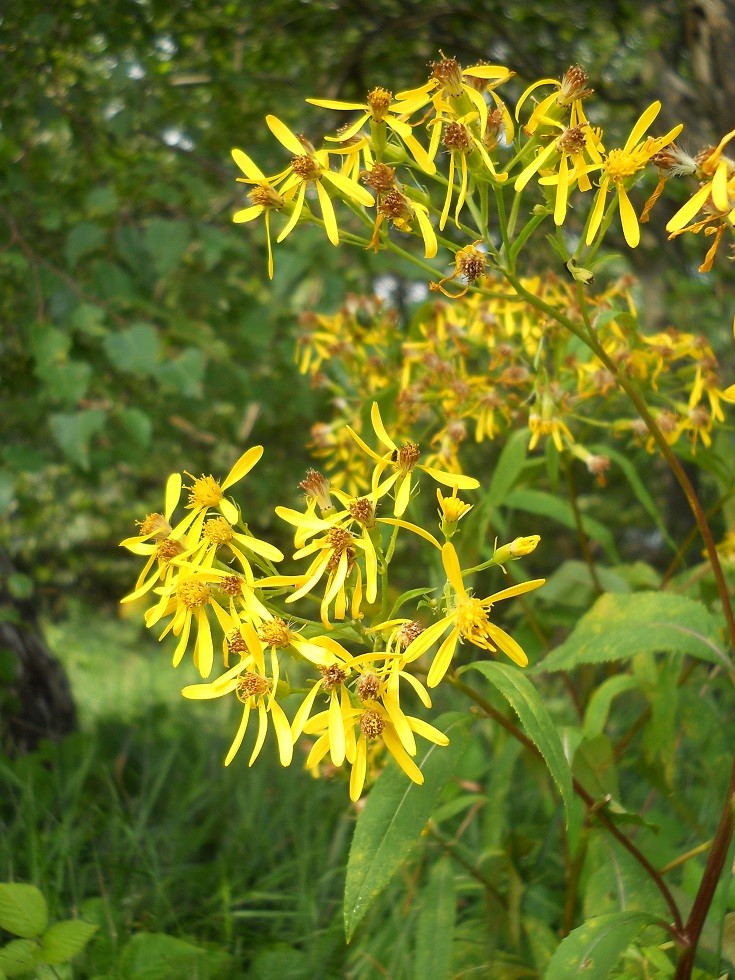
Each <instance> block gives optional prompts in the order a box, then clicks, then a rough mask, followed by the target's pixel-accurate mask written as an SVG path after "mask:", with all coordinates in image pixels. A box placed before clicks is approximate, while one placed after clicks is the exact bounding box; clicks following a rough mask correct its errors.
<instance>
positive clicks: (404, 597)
mask: <svg viewBox="0 0 735 980" xmlns="http://www.w3.org/2000/svg"><path fill="white" fill-rule="evenodd" d="M434 591H436V590H435V589H430V588H425V589H409V590H408V592H402V593H401V594H400V595H399V596H398V598H397V599H396V601H395V602H394V603H393V608H392V609H391V611H390V613H389V614H388V617H387V618H388V619H394V618H395V617H396V615H397V614H398V610H399V609H400V608H401V606H404V605H405V604H406V603H407V602H410V601H411V599H417V598H418V597H419V596H426V595H429V594H430V593H432V592H434Z"/></svg>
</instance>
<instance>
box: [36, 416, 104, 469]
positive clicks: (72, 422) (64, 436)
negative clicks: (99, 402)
mask: <svg viewBox="0 0 735 980" xmlns="http://www.w3.org/2000/svg"><path fill="white" fill-rule="evenodd" d="M105 418H106V415H105V413H104V412H103V411H102V410H101V409H98V408H90V409H87V410H86V411H84V412H57V413H55V414H54V415H51V416H49V426H50V428H51V435H52V436H53V437H54V441H55V442H56V444H57V445H58V446H59V448H60V449H61V450H62V452H63V453H64V455H65V456H66V457H67V459H69V460H70V461H71V462H72V463H76V465H77V466H79V467H81V469H83V470H88V469H89V443H90V440H91V438H92V436H94V435H96V433H98V432H99V431H100V430H101V429H102V427H103V426H104V424H105Z"/></svg>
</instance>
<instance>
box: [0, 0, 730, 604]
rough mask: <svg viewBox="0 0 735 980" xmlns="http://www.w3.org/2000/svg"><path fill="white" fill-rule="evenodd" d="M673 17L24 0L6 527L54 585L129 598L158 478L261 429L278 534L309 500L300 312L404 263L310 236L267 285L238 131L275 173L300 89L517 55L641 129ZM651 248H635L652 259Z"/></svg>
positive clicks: (5, 202)
mask: <svg viewBox="0 0 735 980" xmlns="http://www.w3.org/2000/svg"><path fill="white" fill-rule="evenodd" d="M671 13H672V12H671V11H667V10H666V9H664V8H663V7H661V6H660V5H657V4H650V5H643V6H640V5H637V4H629V3H626V2H618V3H615V4H612V5H610V10H609V16H605V17H604V18H603V17H600V16H599V14H598V7H597V5H596V4H595V3H593V2H591V0H581V2H580V3H578V4H576V5H575V6H574V8H573V10H571V9H570V8H569V7H568V5H563V4H559V5H554V4H539V3H536V2H524V3H516V4H513V5H512V6H510V7H508V6H507V5H501V4H500V3H497V2H478V0H475V2H463V3H459V4H457V3H439V2H430V3H426V2H423V0H379V2H375V3H371V4H369V5H363V4H361V3H359V2H357V0H347V2H339V3H336V2H332V0H312V2H308V3H307V2H304V3H293V2H286V0H276V2H272V3H269V4H268V5H267V6H263V5H262V4H256V3H253V2H252V0H249V2H246V3H240V4H237V3H222V2H220V3H209V4H205V3H202V2H188V3H178V4H173V5H171V4H164V3H161V2H150V0H147V2H132V0H115V2H111V3H109V4H105V5H100V4H93V3H90V2H88V0H61V2H59V3H56V4H54V5H53V7H49V5H48V4H46V3H43V2H39V0H36V2H30V3H22V4H21V3H20V2H19V0H10V2H9V3H7V4H5V5H4V6H3V11H2V14H1V15H0V17H1V18H2V19H1V21H0V55H1V56H2V60H3V80H2V83H1V85H0V108H1V109H2V116H3V123H2V128H0V167H2V170H3V172H4V174H5V175H6V179H5V180H4V181H3V183H2V186H0V288H1V289H2V296H3V321H4V324H5V328H4V330H3V334H2V339H1V340H0V359H1V361H2V376H3V384H2V390H1V392H0V419H1V421H0V445H1V447H2V448H1V449H0V511H1V512H2V514H3V517H2V518H1V519H0V520H1V523H0V541H1V542H2V543H3V544H4V546H5V547H6V548H7V549H8V550H9V551H10V553H11V555H13V557H14V558H15V559H16V560H17V561H20V563H21V565H22V566H23V567H24V568H26V569H28V570H32V572H33V576H34V578H35V579H36V580H37V581H38V582H40V583H41V585H42V586H43V594H44V596H45V597H46V599H47V600H49V601H51V602H53V601H54V599H56V598H58V597H59V595H60V594H61V593H62V592H64V591H65V590H67V589H70V588H71V589H74V590H81V591H85V592H87V593H90V594H92V593H93V594H95V595H97V596H98V597H99V598H105V597H109V596H114V595H116V594H117V593H119V591H120V590H121V589H122V588H124V586H123V580H124V578H125V577H126V575H127V563H126V562H125V561H124V560H122V559H120V558H118V557H117V555H116V552H115V544H116V542H117V541H118V540H119V539H120V538H121V537H123V536H124V535H125V534H127V533H129V532H130V530H131V524H132V521H133V520H134V519H135V518H140V517H142V516H143V515H144V514H145V513H146V512H148V511H150V510H154V509H159V508H160V501H159V495H160V494H159V489H158V488H159V487H160V486H161V480H162V477H163V476H164V475H165V474H166V473H168V472H170V471H171V470H173V469H179V468H183V467H186V468H188V469H190V470H191V471H192V472H196V473H198V472H210V471H211V472H214V473H217V472H220V471H226V468H227V467H229V465H230V463H231V461H232V460H233V459H234V458H236V456H237V455H238V453H239V452H240V451H241V449H242V447H243V446H244V445H245V444H247V443H249V442H262V443H264V444H265V445H266V447H267V454H268V455H267V457H266V459H267V465H266V466H264V467H262V468H260V469H259V472H258V479H257V480H256V481H254V482H252V483H251V485H250V488H249V492H250V493H251V495H252V497H251V502H250V508H249V510H250V513H251V514H255V515H257V517H256V518H254V523H255V522H256V521H257V523H258V525H259V526H260V528H261V530H262V529H266V528H267V527H268V526H269V525H270V523H271V520H272V507H273V504H274V503H275V502H276V499H275V498H276V496H277V495H278V497H279V499H280V500H281V501H282V502H288V501H287V500H283V497H284V493H283V490H284V488H287V489H286V496H287V497H288V496H289V494H290V495H292V496H293V495H295V485H296V483H297V482H298V480H299V479H300V476H301V474H302V472H303V469H304V467H305V465H306V463H307V452H306V450H305V448H304V442H305V435H306V432H307V431H308V427H309V425H310V423H311V422H312V421H313V420H314V418H315V415H316V406H317V405H318V401H317V397H316V396H315V394H314V393H313V392H311V391H310V390H308V388H307V386H306V384H305V383H304V382H303V381H302V380H301V379H299V378H298V376H297V375H296V374H295V371H294V367H293V363H292V336H293V328H294V324H295V320H296V317H297V315H298V313H299V312H300V311H302V310H305V309H315V308H319V309H334V308H335V307H336V305H337V304H338V303H339V302H340V300H341V298H342V297H343V296H344V295H345V293H346V292H347V291H348V290H350V289H362V290H365V289H369V288H370V287H371V282H372V279H373V277H374V276H376V275H378V274H380V273H381V272H382V273H385V272H391V271H392V272H395V271H397V272H399V273H401V272H402V270H395V269H392V268H391V266H390V264H389V263H388V262H386V261H385V260H384V259H383V257H378V260H374V259H373V257H372V256H371V257H370V260H369V261H368V258H367V257H366V256H362V255H360V254H355V253H352V252H350V251H348V250H347V251H346V250H339V251H337V250H335V249H333V248H332V247H331V246H330V245H329V244H328V243H327V242H325V241H324V240H323V238H322V237H321V236H320V235H319V234H318V233H315V232H311V231H308V230H307V231H303V230H302V229H300V230H299V233H298V234H297V235H293V236H291V237H290V238H289V240H288V242H287V243H285V244H284V245H282V246H279V254H278V262H277V274H276V279H275V281H274V283H273V284H269V283H268V282H267V280H266V276H265V258H264V249H263V239H262V229H260V228H253V227H252V226H249V227H248V228H247V229H243V228H235V227H233V226H232V225H231V223H230V216H231V214H232V212H233V211H234V210H235V208H236V206H237V205H238V204H239V202H240V201H241V200H242V188H241V186H240V185H237V184H235V183H234V177H235V168H234V167H233V166H232V164H231V161H230V159H229V149H230V147H231V146H232V145H239V146H243V147H246V148H247V150H248V152H249V153H251V154H252V155H253V156H254V157H255V158H257V159H258V161H259V163H260V164H261V165H262V166H263V167H264V168H265V169H267V168H268V166H269V165H270V164H271V163H273V164H276V162H280V158H278V157H276V156H275V151H276V149H277V148H276V146H275V145H274V141H273V140H272V139H270V134H268V133H267V131H266V130H265V126H264V124H263V116H264V115H265V113H266V112H268V111H277V112H278V113H279V114H280V115H281V116H282V117H283V118H284V119H285V120H286V121H288V122H289V123H290V124H291V125H293V126H296V127H297V128H298V129H308V131H309V133H310V135H312V136H315V137H316V136H318V135H319V131H320V127H321V126H322V125H325V124H326V120H327V114H320V111H319V110H316V109H314V108H313V107H308V109H306V108H305V107H304V103H303V99H304V98H305V97H306V96H308V95H320V96H328V97H337V96H339V97H346V98H363V97H364V93H365V90H366V89H367V88H368V87H370V86H372V85H375V84H388V85H391V86H393V87H394V89H398V88H400V87H401V86H407V85H411V84H416V83H417V82H418V81H420V80H421V78H422V73H423V65H424V64H425V63H426V62H427V61H428V60H430V59H432V58H435V57H436V56H437V52H438V50H439V49H442V50H444V51H445V52H447V53H451V54H455V55H457V56H458V57H459V58H460V60H465V61H467V60H473V59H474V60H476V59H478V58H485V59H487V60H491V61H502V62H504V63H507V64H509V65H511V66H512V67H514V68H516V70H517V71H518V72H519V77H518V80H517V82H518V91H520V90H521V87H522V85H523V84H525V80H527V78H529V77H539V75H544V74H547V75H551V76H559V75H560V73H561V72H562V71H563V70H564V69H565V68H566V67H567V66H568V64H570V63H572V62H575V61H580V62H583V63H584V64H585V65H586V67H587V68H588V70H589V72H590V75H591V77H592V78H593V79H594V84H595V88H596V89H597V91H598V95H601V96H602V99H603V100H607V101H608V102H609V104H610V105H611V106H614V110H615V113H616V118H617V119H618V120H619V125H620V128H621V132H622V131H623V130H624V128H625V126H626V125H627V123H628V121H629V119H630V118H631V117H632V116H633V114H634V113H635V112H636V111H637V108H638V107H639V106H640V105H641V104H642V103H643V102H644V101H645V100H646V99H648V98H649V97H650V96H652V95H655V94H657V93H656V91H655V89H656V85H657V84H658V83H659V81H660V79H659V78H658V77H657V76H656V75H655V74H652V72H651V64H652V59H653V60H655V59H656V58H659V59H661V58H662V57H663V58H667V59H669V61H670V68H671V70H673V71H676V72H679V74H680V77H681V78H682V86H686V85H690V84H692V81H691V77H690V72H689V68H688V67H687V49H686V46H684V47H682V45H681V43H680V42H681V41H682V38H683V35H684V29H685V21H684V11H683V8H682V9H681V10H680V9H679V8H677V10H676V11H675V13H676V16H671ZM695 87H696V86H695ZM705 108H706V106H705ZM701 109H702V105H701V104H700V106H699V116H700V117H701V116H702V111H701ZM330 122H331V120H330ZM266 136H267V137H269V138H268V139H266V138H265V137H266ZM645 244H646V243H645V242H644V246H645ZM657 244H658V243H657V242H656V241H655V240H654V239H653V238H652V239H651V241H649V242H648V253H647V257H645V258H642V259H641V256H644V255H645V252H644V251H643V252H641V251H640V250H639V252H640V254H639V255H638V258H639V261H642V262H643V266H644V267H645V265H646V263H647V262H651V261H654V262H655V253H656V247H657ZM671 254H679V246H678V245H677V247H676V249H675V250H674V251H672V253H671ZM652 257H653V258H652ZM368 266H369V268H368ZM676 271H677V269H676V263H674V270H673V275H674V277H675V276H676ZM679 279H681V277H680V276H679ZM658 289H659V290H660V289H661V283H660V282H659V284H658ZM687 289H688V290H690V291H691V290H693V291H694V292H695V294H696V300H697V302H698V303H700V304H701V303H702V302H703V300H704V311H703V312H702V311H701V309H700V313H699V314H698V316H700V317H701V316H702V315H704V316H707V314H708V309H707V308H708V306H709V312H710V315H714V316H717V315H719V313H718V306H719V304H718V295H719V292H718V291H719V290H720V289H721V287H719V286H717V285H716V284H715V286H714V289H713V287H712V284H711V282H709V283H708V284H707V285H705V284H704V283H701V284H696V283H695V284H693V285H689V286H687ZM688 308H689V307H688V305H687V303H686V302H684V305H682V304H681V302H680V303H679V312H680V314H681V315H682V316H684V317H686V315H687V309H688ZM276 492H277V493H276ZM279 533H280V532H279Z"/></svg>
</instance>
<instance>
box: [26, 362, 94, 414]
mask: <svg viewBox="0 0 735 980" xmlns="http://www.w3.org/2000/svg"><path fill="white" fill-rule="evenodd" d="M35 373H36V375H37V377H38V378H39V380H40V381H42V382H43V385H44V388H45V396H46V398H48V399H49V401H52V402H56V403H57V404H59V403H61V404H62V405H65V406H67V407H69V408H73V407H74V406H75V405H78V404H79V402H80V401H81V400H82V399H83V398H84V396H85V395H86V394H87V389H88V388H89V382H90V380H91V378H92V365H91V364H88V363H87V362H86V361H75V360H72V359H69V360H68V361H62V362H60V363H58V364H56V363H52V364H39V365H37V367H36V372H35Z"/></svg>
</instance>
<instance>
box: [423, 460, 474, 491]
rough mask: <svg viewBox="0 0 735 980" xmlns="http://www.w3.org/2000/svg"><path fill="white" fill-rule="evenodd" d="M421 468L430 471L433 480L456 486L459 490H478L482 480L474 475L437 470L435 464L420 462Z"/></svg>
mask: <svg viewBox="0 0 735 980" xmlns="http://www.w3.org/2000/svg"><path fill="white" fill-rule="evenodd" d="M419 469H420V470H423V471H424V473H428V474H429V476H430V477H431V478H432V479H433V480H436V482H437V483H441V484H442V486H445V487H456V488H457V489H458V490H477V488H478V487H479V486H480V481H479V480H476V479H475V478H474V476H464V474H462V473H447V472H446V471H445V470H437V469H434V467H433V466H422V465H421V464H419Z"/></svg>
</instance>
